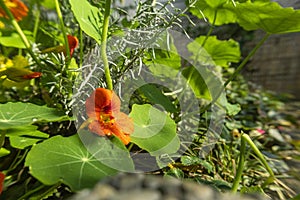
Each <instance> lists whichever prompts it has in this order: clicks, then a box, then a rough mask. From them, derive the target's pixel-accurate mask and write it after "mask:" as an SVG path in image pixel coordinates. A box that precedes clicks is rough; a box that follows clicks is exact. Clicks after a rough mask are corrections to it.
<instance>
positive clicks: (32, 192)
mask: <svg viewBox="0 0 300 200" xmlns="http://www.w3.org/2000/svg"><path fill="white" fill-rule="evenodd" d="M60 185H61V183H57V184H55V185H53V186H51V187H49V189H48V190H47V191H46V192H44V193H43V194H44V196H45V195H47V194H48V193H49V192H51V191H53V190H54V189H55V188H57V187H58V186H60ZM45 187H47V186H45V185H40V186H39V187H37V188H35V189H33V190H30V191H29V192H27V193H26V194H24V195H23V196H21V197H20V198H19V199H18V200H23V199H28V197H30V196H31V195H32V194H34V193H36V192H38V191H40V190H42V189H44V188H45ZM44 196H40V197H41V198H39V199H43V197H44Z"/></svg>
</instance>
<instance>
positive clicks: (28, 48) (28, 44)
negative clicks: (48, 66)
mask: <svg viewBox="0 0 300 200" xmlns="http://www.w3.org/2000/svg"><path fill="white" fill-rule="evenodd" d="M0 6H1V7H2V8H3V9H4V11H5V12H6V14H7V16H8V18H9V20H10V22H11V24H12V25H13V26H14V28H15V29H16V31H17V32H18V34H19V36H20V37H21V39H22V41H23V43H24V45H25V47H26V49H27V51H28V53H29V54H30V56H31V57H32V59H33V60H34V61H35V62H36V64H37V65H39V66H41V64H40V62H39V60H38V59H37V57H36V56H35V54H34V53H33V51H32V49H31V45H30V43H29V41H28V39H27V37H26V36H25V34H24V32H23V30H22V29H21V27H20V26H19V24H18V22H17V21H16V20H15V18H14V16H13V14H12V13H11V12H10V10H9V9H8V8H7V6H6V5H5V3H4V2H3V0H0Z"/></svg>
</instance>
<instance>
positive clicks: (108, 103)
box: [85, 88, 134, 145]
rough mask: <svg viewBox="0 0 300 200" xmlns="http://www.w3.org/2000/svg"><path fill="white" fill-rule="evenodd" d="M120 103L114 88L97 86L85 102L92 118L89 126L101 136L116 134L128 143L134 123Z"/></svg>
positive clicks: (88, 113) (87, 111)
mask: <svg viewBox="0 0 300 200" xmlns="http://www.w3.org/2000/svg"><path fill="white" fill-rule="evenodd" d="M120 105H121V102H120V99H119V97H118V96H117V95H116V94H115V93H114V92H113V91H112V90H108V89H105V88H97V89H96V90H95V91H94V92H93V93H92V94H91V96H90V97H88V98H87V100H86V102H85V107H86V113H87V115H88V117H89V120H91V123H90V124H89V125H88V128H89V130H90V131H91V132H93V133H96V134H98V135H100V136H105V135H107V136H111V135H115V136H116V137H118V138H119V139H120V140H121V141H122V142H123V143H124V144H125V145H127V144H128V143H129V142H130V134H131V133H132V132H133V129H134V125H133V122H132V120H131V119H130V118H129V117H128V116H127V115H126V114H125V113H123V112H120Z"/></svg>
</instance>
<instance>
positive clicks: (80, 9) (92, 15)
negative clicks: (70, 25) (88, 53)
mask: <svg viewBox="0 0 300 200" xmlns="http://www.w3.org/2000/svg"><path fill="white" fill-rule="evenodd" d="M69 2H70V4H71V10H72V11H73V14H74V16H75V18H76V20H77V21H78V23H79V25H80V28H81V30H83V31H84V32H85V33H86V34H87V35H89V36H91V37H92V38H94V39H95V40H96V41H97V42H98V43H99V44H100V43H101V31H100V30H101V27H102V19H101V18H102V16H103V14H102V13H101V12H100V11H99V9H98V8H97V7H95V6H92V5H91V4H90V3H89V2H88V1H87V0H69Z"/></svg>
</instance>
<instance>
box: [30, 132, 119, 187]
mask: <svg viewBox="0 0 300 200" xmlns="http://www.w3.org/2000/svg"><path fill="white" fill-rule="evenodd" d="M103 151H104V152H105V151H106V150H105V148H104V147H102V146H99V150H98V151H97V152H96V153H95V154H94V155H91V154H90V153H89V152H88V151H87V149H86V148H85V146H84V145H83V144H82V143H81V141H80V138H79V137H78V135H73V136H71V137H66V138H64V137H62V136H55V137H52V138H50V139H48V140H46V141H44V142H42V143H40V144H37V145H35V146H33V147H32V149H31V150H30V152H29V153H28V155H27V157H26V161H25V166H28V167H29V170H30V173H31V174H32V175H33V176H34V177H35V178H37V179H38V180H39V181H41V182H42V183H44V184H45V185H53V184H56V183H58V182H62V183H64V184H66V185H68V186H70V188H71V189H72V190H80V189H83V188H89V187H93V186H94V185H95V184H96V183H97V182H98V181H99V180H101V179H102V178H104V177H107V176H110V175H113V174H115V173H116V172H117V171H116V170H115V169H112V168H110V167H108V166H106V165H104V164H102V163H101V162H100V161H99V160H98V159H95V157H94V156H101V154H102V153H103Z"/></svg>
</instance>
